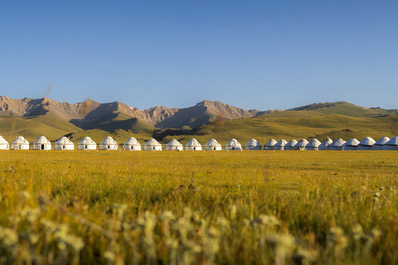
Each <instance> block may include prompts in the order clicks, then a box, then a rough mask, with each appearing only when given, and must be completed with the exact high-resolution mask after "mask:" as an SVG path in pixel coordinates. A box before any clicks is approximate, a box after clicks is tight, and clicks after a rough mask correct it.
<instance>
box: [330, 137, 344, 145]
mask: <svg viewBox="0 0 398 265" xmlns="http://www.w3.org/2000/svg"><path fill="white" fill-rule="evenodd" d="M344 144H345V141H344V140H343V139H341V138H339V139H337V140H336V141H334V142H333V143H332V144H331V146H335V147H340V146H343V145H344Z"/></svg>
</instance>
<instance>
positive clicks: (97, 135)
mask: <svg viewBox="0 0 398 265" xmlns="http://www.w3.org/2000/svg"><path fill="white" fill-rule="evenodd" d="M66 136H67V137H68V138H69V139H71V140H72V141H73V142H75V143H78V142H79V141H80V140H81V139H83V138H84V137H86V136H90V137H91V138H92V139H93V140H94V141H95V142H96V143H100V142H101V141H102V140H103V139H104V138H105V137H106V136H112V138H113V139H115V140H116V141H117V142H118V143H119V144H123V143H124V142H125V141H126V140H127V139H128V138H130V137H135V138H136V139H137V140H138V141H139V142H140V143H141V144H143V143H144V142H145V141H147V140H149V139H151V138H152V133H150V132H143V133H139V134H136V133H132V132H129V131H125V130H115V131H113V132H107V131H103V130H99V129H93V130H87V131H79V132H76V133H70V134H67V135H66Z"/></svg>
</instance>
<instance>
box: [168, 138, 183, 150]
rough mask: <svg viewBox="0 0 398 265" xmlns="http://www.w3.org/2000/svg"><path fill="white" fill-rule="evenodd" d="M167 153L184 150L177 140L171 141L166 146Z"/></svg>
mask: <svg viewBox="0 0 398 265" xmlns="http://www.w3.org/2000/svg"><path fill="white" fill-rule="evenodd" d="M166 150H167V151H182V150H184V146H183V145H182V143H180V142H179V141H178V140H176V139H173V140H171V141H170V142H168V143H167V144H166Z"/></svg>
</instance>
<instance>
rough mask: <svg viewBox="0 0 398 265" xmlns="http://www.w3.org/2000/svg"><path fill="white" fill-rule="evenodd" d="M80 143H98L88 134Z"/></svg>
mask: <svg viewBox="0 0 398 265" xmlns="http://www.w3.org/2000/svg"><path fill="white" fill-rule="evenodd" d="M79 144H81V145H83V144H95V145H96V144H97V143H96V142H94V141H93V139H91V137H88V136H86V137H84V138H83V139H82V140H81V141H80V142H79Z"/></svg>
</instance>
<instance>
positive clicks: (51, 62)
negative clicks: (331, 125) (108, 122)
mask: <svg viewBox="0 0 398 265" xmlns="http://www.w3.org/2000/svg"><path fill="white" fill-rule="evenodd" d="M397 14H398V2H397V1H359V0H345V1H319V0H317V1H296V0H295V1H293V0H292V1H256V0H253V1H233V0H229V1H222V0H213V1H210V0H197V1H191V0H178V1H177V0H176V1H173V0H168V1H164V0H162V1H160V0H159V1H155V0H146V1H127V0H125V1H109V0H107V1H101V0H96V1H88V0H87V1H81V0H79V1H73V0H72V1H71V0H68V1H66V0H65V1H44V0H43V1H18V0H16V1H1V2H0V94H1V95H6V96H9V97H13V98H23V97H33V98H37V97H43V96H46V95H47V96H49V97H50V98H53V99H55V100H60V101H68V102H78V101H82V100H84V99H86V98H93V99H95V100H97V101H100V102H110V101H115V100H119V101H122V102H124V103H126V104H129V105H132V106H135V107H138V108H141V109H144V108H148V107H152V106H155V105H164V106H168V107H186V106H191V105H193V104H195V103H197V102H199V101H201V100H203V99H210V100H220V101H223V102H226V103H229V104H232V105H236V106H239V107H243V108H256V109H261V110H266V109H275V108H289V107H295V106H299V105H304V104H308V103H313V102H325V101H337V100H346V101H350V102H353V103H355V104H358V105H363V106H368V107H371V106H381V107H386V108H398V103H397V101H396V98H397V96H398V48H397V47H398V15H397ZM49 82H52V90H51V92H50V93H46V90H47V86H48V83H49Z"/></svg>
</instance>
